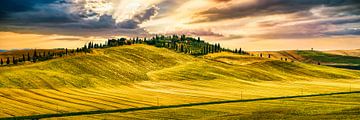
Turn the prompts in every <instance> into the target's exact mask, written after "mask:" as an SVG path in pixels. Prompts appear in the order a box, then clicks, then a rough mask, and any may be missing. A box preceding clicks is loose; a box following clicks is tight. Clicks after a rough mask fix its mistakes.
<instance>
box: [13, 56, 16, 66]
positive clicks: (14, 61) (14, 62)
mask: <svg viewBox="0 0 360 120" xmlns="http://www.w3.org/2000/svg"><path fill="white" fill-rule="evenodd" d="M12 62H13V64H16V60H15V57H14V56H13V60H12Z"/></svg>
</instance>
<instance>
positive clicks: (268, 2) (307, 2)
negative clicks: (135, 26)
mask: <svg viewBox="0 0 360 120" xmlns="http://www.w3.org/2000/svg"><path fill="white" fill-rule="evenodd" d="M321 5H324V6H349V7H348V8H344V9H350V8H359V7H360V2H359V1H358V0H254V1H253V2H248V3H243V4H235V5H231V6H228V7H213V8H211V9H208V10H205V11H202V12H199V13H198V14H197V17H202V18H203V19H202V20H198V21H195V22H206V21H219V20H224V19H236V18H243V17H251V16H262V15H271V14H289V13H295V12H303V11H308V10H310V9H311V8H314V7H317V6H321ZM341 11H344V10H341ZM348 14H357V15H358V14H360V12H359V10H358V9H355V10H354V11H351V12H349V13H348Z"/></svg>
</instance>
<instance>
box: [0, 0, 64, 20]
mask: <svg viewBox="0 0 360 120" xmlns="http://www.w3.org/2000/svg"><path fill="white" fill-rule="evenodd" d="M56 1H57V0H0V19H5V18H6V17H7V16H8V15H9V14H12V13H15V12H24V11H30V10H32V9H34V6H36V5H39V4H49V3H54V2H56Z"/></svg>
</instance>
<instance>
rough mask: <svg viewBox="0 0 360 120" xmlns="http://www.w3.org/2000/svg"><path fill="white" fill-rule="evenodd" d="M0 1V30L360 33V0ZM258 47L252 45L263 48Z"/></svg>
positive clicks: (267, 35)
mask: <svg viewBox="0 0 360 120" xmlns="http://www.w3.org/2000/svg"><path fill="white" fill-rule="evenodd" d="M0 3H1V4H0V13H2V14H1V15H0V23H1V24H0V31H2V32H15V33H23V34H38V35H53V34H57V35H62V36H78V37H85V38H95V37H94V36H96V37H101V38H110V37H114V36H124V37H134V36H140V37H141V36H151V35H154V34H187V35H192V36H200V37H202V38H204V39H206V40H207V41H210V42H221V43H224V44H228V43H229V42H232V43H234V44H229V47H234V48H235V47H236V46H239V47H240V46H243V45H246V44H248V45H251V44H259V45H260V44H263V43H268V42H265V41H283V40H285V41H287V40H291V41H296V42H300V41H304V40H307V39H311V40H314V41H316V40H319V41H323V42H321V43H322V44H319V46H324V47H326V45H327V46H329V48H333V46H330V45H328V44H323V43H324V42H325V41H326V39H329V41H330V39H332V41H336V40H333V39H347V40H349V41H354V40H356V39H355V38H357V37H359V36H360V35H359V33H360V32H359V30H358V28H360V10H359V9H357V8H359V7H360V2H358V1H356V0H318V1H314V0H286V1H285V0H241V1H240V0H182V1H175V0H148V1H144V0H49V1H39V0H34V1H28V0H18V1H13V0H2V1H0ZM9 6H11V7H9ZM14 8H21V9H14ZM48 39H49V40H50V39H51V38H48ZM51 40H53V39H51ZM58 40H63V38H59V39H58ZM72 40H76V38H74V37H72ZM296 42H294V43H296ZM274 43H278V44H280V42H274ZM286 43H288V42H286ZM314 43H316V42H314ZM240 44H241V45H240ZM288 44H289V43H288ZM271 45H273V46H275V45H274V44H271ZM298 45H303V44H298ZM253 47H254V48H248V49H257V48H255V47H256V46H255V45H254V46H253Z"/></svg>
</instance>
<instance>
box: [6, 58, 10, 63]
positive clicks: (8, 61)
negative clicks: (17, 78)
mask: <svg viewBox="0 0 360 120" xmlns="http://www.w3.org/2000/svg"><path fill="white" fill-rule="evenodd" d="M6 64H7V65H9V64H10V58H9V57H7V59H6Z"/></svg>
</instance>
